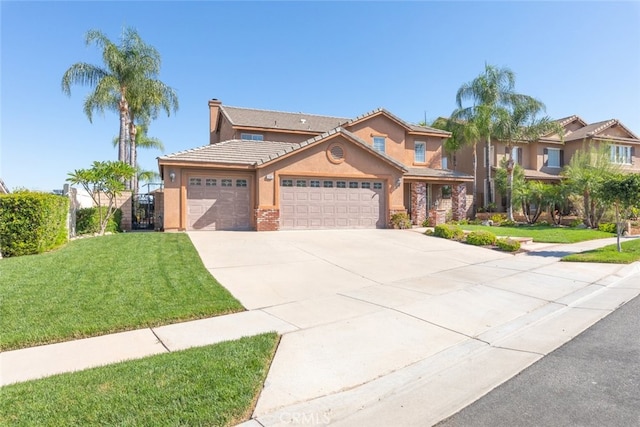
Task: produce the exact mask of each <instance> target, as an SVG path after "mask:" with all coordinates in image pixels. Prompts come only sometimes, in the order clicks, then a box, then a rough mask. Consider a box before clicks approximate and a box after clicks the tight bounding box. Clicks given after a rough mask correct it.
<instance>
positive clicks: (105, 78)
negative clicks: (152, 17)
mask: <svg viewBox="0 0 640 427" xmlns="http://www.w3.org/2000/svg"><path fill="white" fill-rule="evenodd" d="M85 41H86V44H87V45H91V44H95V45H96V46H97V47H99V48H101V49H102V59H103V62H104V65H103V66H97V65H92V64H87V63H84V62H78V63H76V64H73V65H72V66H71V67H69V69H68V70H67V71H66V72H65V73H64V75H63V76H62V91H63V92H64V93H66V94H67V95H71V85H72V84H79V85H86V86H91V87H92V88H93V91H92V92H91V93H90V94H89V95H88V96H87V98H86V100H85V103H84V112H85V114H86V115H87V117H88V118H89V121H90V122H91V121H92V116H93V112H94V111H99V112H101V113H104V110H106V109H109V110H113V111H117V112H118V114H119V119H120V132H119V136H118V160H120V161H125V159H127V158H128V160H129V161H128V163H129V164H130V165H135V157H136V155H135V153H136V149H135V120H134V119H135V117H136V116H142V117H144V118H155V117H156V116H157V113H158V111H159V110H160V109H165V110H166V111H167V114H169V111H170V109H171V107H173V110H174V111H175V110H176V109H177V107H178V102H177V97H176V95H175V93H174V91H173V89H171V88H169V87H168V86H166V85H164V84H163V83H162V82H160V81H159V80H156V79H155V78H156V77H157V75H158V73H159V72H160V54H159V53H158V51H157V50H156V49H155V48H154V47H152V46H149V45H147V44H146V43H145V42H144V41H143V40H142V39H141V38H140V36H139V35H138V33H137V31H136V30H134V29H132V28H126V29H124V30H123V34H122V38H121V43H120V45H119V46H118V45H116V44H114V43H113V42H112V41H111V40H109V38H108V37H106V36H105V35H104V34H103V33H102V32H100V31H98V30H90V31H88V32H87V34H86V37H85ZM131 135H133V144H131V145H130V147H129V148H130V152H129V155H128V156H127V149H126V148H127V140H129V141H130V142H131ZM128 187H129V188H131V183H129V185H128Z"/></svg>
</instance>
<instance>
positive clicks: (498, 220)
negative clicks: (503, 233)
mask: <svg viewBox="0 0 640 427" xmlns="http://www.w3.org/2000/svg"><path fill="white" fill-rule="evenodd" d="M489 220H490V221H491V222H493V225H502V223H503V222H505V221H506V220H507V216H506V215H504V214H493V215H491V216H490V217H489Z"/></svg>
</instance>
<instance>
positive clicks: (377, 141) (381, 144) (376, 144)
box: [373, 136, 387, 153]
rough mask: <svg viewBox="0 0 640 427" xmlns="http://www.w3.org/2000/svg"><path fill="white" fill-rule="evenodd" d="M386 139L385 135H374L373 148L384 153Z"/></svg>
mask: <svg viewBox="0 0 640 427" xmlns="http://www.w3.org/2000/svg"><path fill="white" fill-rule="evenodd" d="M386 140H387V138H385V137H384V136H374V137H373V149H374V150H376V151H379V152H380V153H384V148H385V145H386Z"/></svg>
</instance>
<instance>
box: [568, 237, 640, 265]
mask: <svg viewBox="0 0 640 427" xmlns="http://www.w3.org/2000/svg"><path fill="white" fill-rule="evenodd" d="M562 261H571V262H602V263H609V264H630V263H632V262H634V261H640V239H634V240H629V241H626V242H622V252H618V247H617V245H616V244H613V245H609V246H605V247H602V248H598V249H594V250H591V251H586V252H581V253H578V254H573V255H567V256H565V257H564V258H562Z"/></svg>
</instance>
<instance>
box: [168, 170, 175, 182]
mask: <svg viewBox="0 0 640 427" xmlns="http://www.w3.org/2000/svg"><path fill="white" fill-rule="evenodd" d="M169 179H170V180H171V182H174V181H175V180H176V173H175V172H174V171H171V172H169Z"/></svg>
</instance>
